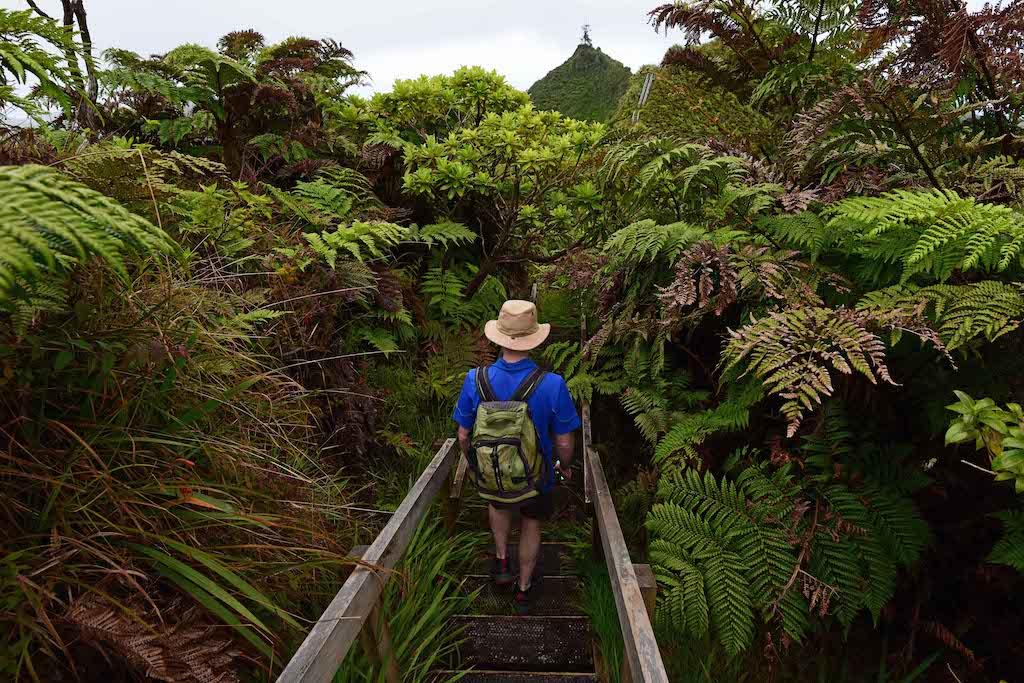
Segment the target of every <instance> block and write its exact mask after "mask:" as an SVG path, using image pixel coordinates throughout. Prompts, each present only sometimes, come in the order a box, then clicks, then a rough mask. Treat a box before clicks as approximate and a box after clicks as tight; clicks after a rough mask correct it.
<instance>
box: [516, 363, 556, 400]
mask: <svg viewBox="0 0 1024 683" xmlns="http://www.w3.org/2000/svg"><path fill="white" fill-rule="evenodd" d="M546 374H548V371H547V370H545V369H544V368H534V369H533V372H531V373H530V374H529V375H527V376H526V379H524V380H523V382H522V384H520V385H519V388H518V389H516V393H514V394H512V398H510V399H509V400H510V401H529V400H530V397H531V396H533V392H535V391H537V387H539V386H540V383H541V381H542V380H543V379H544V375H546Z"/></svg>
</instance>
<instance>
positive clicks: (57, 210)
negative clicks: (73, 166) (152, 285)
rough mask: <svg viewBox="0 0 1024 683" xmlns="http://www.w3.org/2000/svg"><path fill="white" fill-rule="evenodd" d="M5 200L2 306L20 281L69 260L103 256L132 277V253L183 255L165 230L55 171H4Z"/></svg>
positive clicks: (0, 242) (0, 233) (1, 213)
mask: <svg viewBox="0 0 1024 683" xmlns="http://www.w3.org/2000/svg"><path fill="white" fill-rule="evenodd" d="M0 196H2V197H3V198H4V201H3V203H2V204H0V303H5V302H7V301H9V299H10V296H11V290H12V288H13V287H14V286H15V283H16V281H17V279H18V278H19V277H21V278H24V279H25V280H27V281H31V280H33V279H35V278H38V277H40V276H42V274H43V272H44V271H49V272H55V271H57V270H58V269H59V268H60V264H61V261H62V259H63V258H64V257H73V258H79V259H83V258H86V257H88V256H98V257H100V258H102V259H103V260H105V261H106V262H107V263H108V264H109V265H110V267H111V268H112V269H113V270H114V271H115V272H117V273H118V274H119V275H121V276H122V277H127V275H128V271H127V267H126V265H125V260H124V257H125V254H126V253H128V252H135V253H139V254H148V255H152V254H156V253H165V254H175V253H177V252H178V246H177V244H176V243H175V242H174V241H173V240H172V239H171V238H170V237H168V235H167V234H166V233H165V232H164V231H163V230H161V229H160V228H158V227H156V226H155V225H153V224H152V223H150V222H149V221H147V220H145V219H144V218H142V217H141V216H138V215H136V214H134V213H131V212H130V211H128V210H126V209H125V208H124V207H122V206H121V205H120V204H118V203H117V202H115V201H113V200H112V199H110V198H109V197H106V196H104V195H102V194H100V193H98V192H96V191H94V190H92V189H90V188H88V187H86V186H84V185H82V184H80V183H76V182H74V181H72V180H71V179H69V178H68V177H67V176H65V175H63V174H62V173H60V172H58V171H55V170H54V169H52V168H48V167H44V166H31V165H30V166H4V167H0Z"/></svg>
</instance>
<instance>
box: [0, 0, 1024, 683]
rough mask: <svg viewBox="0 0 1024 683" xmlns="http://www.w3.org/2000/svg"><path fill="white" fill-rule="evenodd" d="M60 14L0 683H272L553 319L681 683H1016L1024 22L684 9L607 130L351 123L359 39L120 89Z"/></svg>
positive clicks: (849, 8)
mask: <svg viewBox="0 0 1024 683" xmlns="http://www.w3.org/2000/svg"><path fill="white" fill-rule="evenodd" d="M28 4H29V5H33V7H31V8H28V9H25V10H23V11H9V10H3V9H0V107H2V108H3V110H4V111H5V118H4V119H2V120H0V477H2V486H3V489H2V491H3V495H2V496H0V520H2V521H0V533H2V547H3V556H2V559H0V675H2V677H3V678H5V679H13V680H40V681H58V680H73V679H77V680H84V681H91V680H105V681H120V680H125V681H128V680H145V679H147V678H148V679H155V680H161V681H192V680H198V681H242V680H246V681H248V680H273V679H274V678H275V677H276V675H277V674H278V673H279V672H280V671H281V668H282V667H283V665H284V664H285V663H286V662H287V661H288V659H289V657H290V656H291V654H292V653H293V652H294V651H295V649H296V647H297V646H298V644H299V643H300V642H301V640H302V638H303V636H304V635H305V633H306V632H307V631H308V629H309V627H310V625H311V624H312V623H313V622H314V621H315V620H316V619H317V617H318V616H319V615H320V613H321V612H322V610H323V608H324V606H325V605H326V604H327V603H328V602H329V601H330V600H331V598H332V597H333V595H334V593H335V591H336V590H337V589H338V586H339V585H340V584H341V582H342V581H343V580H344V576H345V573H346V571H347V569H348V568H349V567H351V565H352V563H353V560H352V559H351V558H349V557H348V554H349V552H350V550H351V549H352V548H353V547H354V546H356V545H359V544H364V543H368V542H369V541H370V540H372V539H373V537H374V535H375V534H376V533H377V531H378V530H379V529H380V527H381V525H382V524H383V522H384V521H386V519H387V512H388V511H390V510H393V509H394V508H395V507H396V506H397V504H398V503H399V502H400V501H401V500H402V498H403V496H404V495H405V493H406V491H407V490H408V488H409V486H410V483H411V482H412V481H413V480H414V479H415V477H416V476H417V475H418V474H419V472H420V471H421V470H422V469H423V467H424V466H425V464H426V463H427V462H428V461H429V459H430V457H431V456H432V454H433V449H432V444H433V443H434V442H435V441H436V440H437V439H438V438H441V437H445V436H448V435H450V434H451V432H452V430H453V424H452V422H451V411H452V406H453V404H454V400H455V398H456V396H457V394H458V390H459V388H460V387H461V385H462V381H463V378H464V376H465V373H466V371H467V370H468V369H470V368H472V367H477V366H480V365H482V364H486V363H489V362H492V361H493V360H494V354H495V348H494V347H493V346H492V345H490V343H489V342H488V341H487V340H486V339H485V338H484V337H483V334H482V329H483V324H484V322H485V321H487V320H489V319H491V318H493V317H494V316H495V314H496V312H497V310H498V308H499V307H500V305H501V303H502V302H503V301H504V300H505V299H507V298H522V299H527V298H531V292H532V291H533V290H534V288H536V298H537V303H538V308H539V311H540V316H541V318H542V319H543V320H545V321H548V322H551V323H553V325H554V328H555V331H554V333H553V335H552V338H551V341H550V342H549V343H548V344H547V345H546V347H544V348H543V350H542V352H541V353H540V354H539V355H540V358H539V360H540V362H541V363H542V364H544V365H546V366H547V367H549V368H551V369H552V370H555V371H557V372H559V373H561V374H562V375H563V376H564V377H565V379H566V381H567V384H568V386H569V389H570V392H571V393H572V395H573V397H574V398H575V399H576V400H577V402H582V401H589V402H591V404H592V406H593V411H594V414H595V415H599V416H600V418H599V419H598V420H596V421H595V443H596V446H597V448H598V450H599V451H600V453H601V457H602V459H603V460H604V462H605V463H606V468H607V470H608V472H609V475H610V479H611V481H612V484H613V485H614V487H615V489H616V490H615V499H616V508H617V511H618V514H619V517H620V519H621V523H622V526H623V529H624V531H625V533H626V535H627V537H628V540H629V541H630V543H631V546H632V552H633V553H634V554H635V555H636V556H637V557H643V558H645V559H646V561H648V562H650V564H651V565H652V567H653V568H654V572H655V574H656V576H657V580H658V584H659V595H658V603H657V610H656V613H655V625H656V629H657V635H658V640H659V644H660V645H661V649H662V655H663V657H664V660H665V663H666V667H667V668H668V670H669V672H670V674H671V676H672V677H673V680H679V681H690V680H694V681H696V680H701V681H706V680H713V681H722V682H726V681H740V680H779V681H812V680H813V681H822V680H828V681H832V680H835V681H868V680H871V681H912V680H923V681H953V680H956V681H962V682H964V683H966V682H967V681H992V682H995V681H1000V680H1006V681H1014V680H1018V679H1020V678H1021V677H1022V676H1024V648H1022V646H1021V633H1024V609H1022V608H1024V601H1022V597H1021V595H1022V588H1024V504H1022V500H1024V498H1022V496H1024V410H1022V408H1021V398H1022V392H1024V348H1022V347H1024V334H1022V331H1021V328H1020V325H1021V322H1022V320H1024V137H1022V136H1024V127H1022V122H1021V114H1022V111H1024V61H1022V56H1021V55H1022V52H1024V50H1022V47H1024V2H1022V1H1021V0H1012V1H1011V2H1008V3H1003V4H999V5H994V6H993V5H984V6H983V7H981V8H975V9H972V8H969V7H967V6H966V5H965V4H963V3H961V2H959V0H856V1H855V0H821V1H819V2H807V1H806V0H781V1H780V2H777V3H772V4H771V5H768V4H760V3H753V2H749V1H748V0H717V1H716V2H711V1H710V0H697V1H696V2H691V3H687V4H670V5H663V6H661V7H657V8H654V9H652V10H651V11H650V13H649V14H648V15H647V16H646V17H645V16H644V14H643V13H640V14H639V15H638V17H637V21H638V22H642V21H645V19H646V20H647V21H649V23H650V24H651V25H652V27H653V28H654V29H655V30H660V31H665V32H667V33H669V34H670V35H675V36H678V38H679V40H680V44H679V45H677V46H676V47H673V48H671V49H670V50H669V51H668V52H667V53H666V54H665V57H664V61H663V63H662V64H660V65H657V66H648V67H644V68H643V69H641V70H639V72H638V73H637V74H636V75H634V76H633V78H632V81H631V84H630V87H629V89H628V90H627V91H626V94H625V95H624V96H623V98H622V100H621V101H620V102H619V105H618V110H617V112H616V114H615V116H614V117H613V118H612V120H611V121H610V122H608V123H594V122H587V121H577V120H573V119H570V118H567V117H565V116H563V115H561V114H559V113H557V112H552V111H540V110H538V109H536V108H535V107H534V105H533V104H532V103H531V101H530V97H529V96H528V95H527V94H526V93H524V92H521V91H518V90H516V89H514V88H512V87H511V86H509V85H508V84H507V83H506V81H505V79H504V78H503V77H502V76H500V75H499V74H497V73H495V72H493V71H488V70H487V69H485V68H482V67H463V68H460V69H459V70H457V71H455V72H454V73H452V74H444V75H424V76H422V77H420V78H418V79H413V80H399V81H396V82H395V83H394V85H393V87H392V88H391V90H390V91H388V92H382V93H378V94H375V95H373V96H372V97H369V98H363V97H359V96H356V95H353V94H351V93H350V92H349V90H350V89H351V88H352V87H353V86H355V85H356V84H358V83H359V82H360V81H361V79H363V78H364V77H365V75H366V74H364V73H363V72H362V71H360V70H359V62H358V55H353V54H352V53H351V52H350V51H349V50H348V49H346V48H345V47H344V46H343V45H344V38H345V36H344V35H343V34H342V35H338V36H335V37H334V38H331V37H316V38H307V37H293V38H288V39H286V40H284V41H282V42H279V43H268V41H267V40H266V39H265V38H264V36H263V35H262V34H261V33H260V32H259V31H258V30H257V29H258V28H259V27H256V29H246V30H239V31H236V32H233V33H229V34H227V35H225V36H224V37H223V38H221V39H220V41H219V42H218V43H217V45H216V46H202V45H197V44H191V43H189V44H183V45H181V46H179V47H177V48H175V49H173V50H171V51H169V52H167V53H166V54H158V55H140V54H135V53H132V52H128V51H126V50H121V49H111V50H107V51H104V52H103V53H101V54H94V51H93V47H92V41H91V38H90V37H89V33H88V31H87V30H86V25H85V10H84V5H83V3H81V2H68V3H65V5H66V6H67V7H70V8H71V9H72V10H74V9H75V8H78V10H79V12H78V14H76V13H75V12H74V11H71V12H70V13H68V12H66V13H65V17H64V22H63V23H62V22H60V21H56V20H54V19H52V18H50V17H48V16H45V15H43V14H42V12H41V11H39V10H38V9H36V8H35V7H34V3H28ZM96 30H97V27H93V31H96ZM647 74H653V78H654V81H653V84H652V87H651V93H650V97H649V99H648V101H647V103H646V104H645V105H644V106H643V107H642V108H641V109H640V110H639V112H637V108H638V98H639V94H640V90H641V88H642V84H643V82H644V79H645V78H646V77H647ZM15 111H19V112H23V113H25V114H27V115H28V117H29V118H30V120H31V121H32V123H31V125H22V126H19V125H14V124H13V123H12V122H11V121H12V120H13V113H14V112H15ZM634 113H637V114H638V115H637V116H636V123H634V122H633V119H634V116H633V115H634ZM8 117H9V118H8ZM581 330H582V335H581ZM559 533H560V534H563V535H564V536H566V537H567V538H568V540H569V541H571V542H575V543H577V544H578V545H580V546H581V547H582V546H583V545H585V543H586V541H587V539H589V535H590V534H589V530H588V529H586V528H574V529H562V530H560V531H559ZM484 543H485V541H483V540H482V536H481V535H480V534H474V533H472V532H466V533H464V534H461V535H459V536H457V537H455V538H449V537H448V536H447V535H445V534H444V533H442V532H441V530H440V529H438V527H437V524H436V523H430V524H428V525H427V526H426V527H424V528H423V529H421V530H420V532H419V534H418V535H417V537H416V540H415V541H414V547H413V548H411V549H410V550H409V552H408V553H407V556H408V560H407V561H406V562H405V564H403V565H402V567H401V568H400V572H399V573H398V574H396V576H397V577H398V578H399V579H400V580H393V581H391V582H390V583H389V584H388V586H387V588H386V589H385V598H384V599H385V604H386V605H387V608H388V612H389V614H390V615H391V616H390V619H391V628H392V631H393V634H394V640H395V650H396V654H397V656H398V657H399V658H400V659H401V660H402V661H403V663H404V665H405V669H404V673H405V676H406V680H422V681H427V680H433V672H434V671H435V670H436V669H437V668H439V666H438V663H439V662H441V661H442V660H444V658H445V657H446V656H447V654H448V653H449V652H450V651H451V650H452V648H454V647H455V644H456V641H457V640H458V637H459V634H458V633H453V632H451V631H450V629H447V628H446V627H445V624H446V620H447V618H448V615H450V614H453V613H456V612H458V611H459V610H460V609H461V608H462V606H463V605H464V603H465V601H466V600H467V598H466V595H465V593H464V592H463V591H462V590H461V589H460V585H459V581H458V578H457V575H456V572H453V571H451V570H450V568H451V567H455V566H461V565H462V564H464V563H466V562H469V561H471V560H472V558H473V557H474V555H475V553H476V552H477V549H478V548H480V547H481V544H484ZM605 599H607V595H606V594H602V593H600V590H598V589H597V588H593V590H588V596H587V598H586V600H588V601H589V607H588V610H591V611H592V612H593V613H595V614H596V613H597V611H599V609H600V605H601V604H604V603H602V602H601V601H602V600H605ZM597 621H598V620H597V618H596V617H595V624H596V625H595V630H596V631H597V634H598V637H599V639H600V640H601V643H600V645H601V648H602V649H604V651H605V653H606V656H608V657H609V658H613V655H612V653H614V652H616V651H617V652H618V653H619V654H618V655H617V656H618V657H620V658H621V648H622V644H621V641H616V640H615V638H616V632H617V631H616V629H617V624H616V623H615V621H614V613H612V617H611V620H610V623H611V625H612V628H611V630H610V631H609V630H608V629H604V630H602V628H601V627H600V624H598V623H597ZM616 648H617V650H616ZM363 657H364V655H363V654H361V653H359V652H355V651H353V653H352V655H351V656H350V658H349V660H347V665H346V666H344V667H343V668H342V671H341V672H340V673H339V675H338V680H346V681H347V680H371V678H372V673H371V670H370V668H369V667H368V666H367V665H366V662H365V661H364V660H363V659H361V658H363ZM610 671H611V672H612V673H611V675H612V677H615V676H617V673H618V669H617V668H616V667H614V666H613V667H610Z"/></svg>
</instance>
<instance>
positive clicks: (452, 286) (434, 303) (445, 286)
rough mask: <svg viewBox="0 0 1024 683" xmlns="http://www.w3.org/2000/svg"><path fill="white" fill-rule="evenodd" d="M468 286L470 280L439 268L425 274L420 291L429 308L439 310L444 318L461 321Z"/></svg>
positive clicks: (453, 271) (454, 272) (452, 271)
mask: <svg viewBox="0 0 1024 683" xmlns="http://www.w3.org/2000/svg"><path fill="white" fill-rule="evenodd" d="M467 284H468V280H467V279H466V278H465V277H464V276H462V275H461V274H460V273H458V272H456V271H455V270H450V269H444V268H439V267H438V268H431V269H429V270H428V271H427V272H426V273H424V275H423V280H422V281H421V283H420V290H421V291H422V292H423V295H424V298H426V300H427V306H428V308H432V309H435V310H437V311H438V312H439V313H440V314H441V316H442V317H445V318H454V319H456V320H461V316H462V315H463V314H464V313H465V308H464V306H465V300H464V295H465V291H466V285H467Z"/></svg>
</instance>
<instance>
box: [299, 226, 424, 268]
mask: <svg viewBox="0 0 1024 683" xmlns="http://www.w3.org/2000/svg"><path fill="white" fill-rule="evenodd" d="M407 234H408V228H404V227H402V226H401V225H396V224H394V223H383V222H382V223H366V222H363V221H354V222H352V223H351V224H350V225H341V226H338V228H337V229H336V230H334V231H333V232H328V231H324V232H321V233H319V234H317V233H306V234H304V235H303V236H302V237H303V239H305V240H306V241H307V242H308V243H309V246H310V247H311V248H312V249H313V251H314V252H316V253H317V254H318V255H320V256H321V257H322V258H323V259H324V260H325V261H326V262H327V265H328V266H330V267H331V268H332V269H333V268H334V267H335V265H336V264H337V262H338V257H339V256H340V255H342V254H347V255H348V256H350V257H352V258H353V259H355V260H356V261H359V262H360V263H362V262H364V261H365V260H366V259H367V258H368V257H374V258H381V257H383V256H384V254H385V252H386V251H387V250H388V249H390V248H391V247H394V246H397V245H398V244H399V243H401V242H402V240H404V239H405V236H406V235H407Z"/></svg>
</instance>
